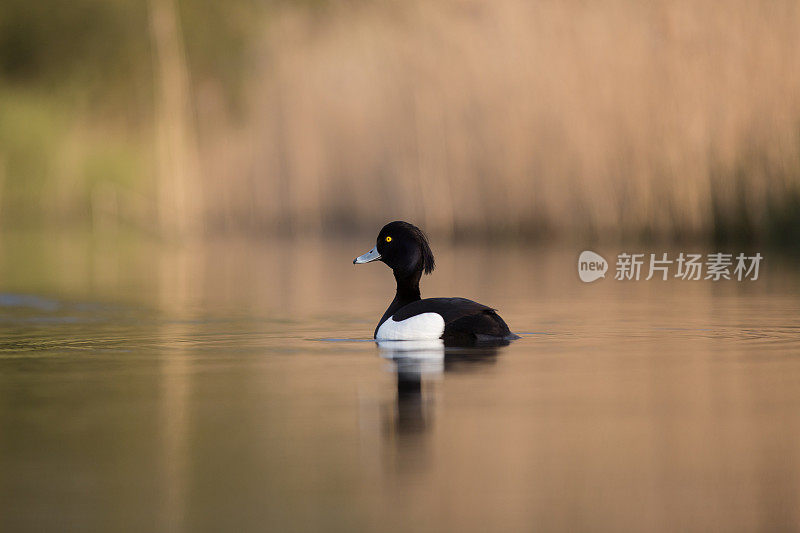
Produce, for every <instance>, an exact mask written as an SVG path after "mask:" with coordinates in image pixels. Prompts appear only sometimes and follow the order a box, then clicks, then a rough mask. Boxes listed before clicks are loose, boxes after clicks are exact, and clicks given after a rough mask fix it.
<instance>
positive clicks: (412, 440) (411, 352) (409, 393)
mask: <svg viewBox="0 0 800 533" xmlns="http://www.w3.org/2000/svg"><path fill="white" fill-rule="evenodd" d="M378 350H379V353H380V356H381V357H383V358H384V359H387V360H390V361H391V362H392V370H393V371H394V372H395V375H396V383H397V396H396V402H395V404H394V406H392V407H391V408H388V409H383V410H382V412H383V416H382V418H383V421H382V425H383V427H384V437H385V439H386V441H387V444H391V445H392V446H391V447H390V449H395V453H396V454H397V455H395V458H396V460H397V461H398V464H397V466H398V467H399V468H400V469H401V470H405V471H407V472H408V471H410V470H414V467H416V468H420V467H424V465H425V464H426V463H427V460H426V457H427V454H426V453H425V449H426V446H425V444H426V434H427V433H428V432H429V430H430V429H431V428H432V427H433V417H432V414H433V410H434V409H433V408H434V398H435V394H436V389H435V383H436V382H437V381H440V380H441V379H443V376H444V375H445V373H451V372H464V371H470V370H476V369H479V368H482V367H484V366H485V365H491V364H494V362H495V360H496V357H497V352H498V346H496V345H495V346H469V347H456V346H445V344H444V343H443V342H442V340H440V339H437V340H432V341H378ZM391 455H394V453H392V454H391ZM410 467H411V468H410Z"/></svg>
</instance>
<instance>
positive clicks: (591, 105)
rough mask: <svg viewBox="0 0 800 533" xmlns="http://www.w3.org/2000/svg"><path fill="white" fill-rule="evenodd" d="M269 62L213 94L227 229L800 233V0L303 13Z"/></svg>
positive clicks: (399, 5) (214, 164) (503, 2)
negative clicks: (227, 116)
mask: <svg viewBox="0 0 800 533" xmlns="http://www.w3.org/2000/svg"><path fill="white" fill-rule="evenodd" d="M251 74H252V79H251V80H250V82H249V86H248V87H249V89H248V95H249V96H248V102H249V104H248V114H247V116H246V118H245V120H244V123H239V124H238V125H237V126H235V127H234V126H226V127H225V128H220V123H222V121H223V119H222V118H221V117H220V114H219V113H217V112H215V111H214V106H213V105H212V104H210V103H209V102H208V101H207V102H205V103H204V102H203V100H202V98H199V99H198V100H197V101H198V103H199V105H198V122H199V128H200V132H201V141H200V142H201V150H200V156H199V157H200V161H201V167H202V169H203V170H202V172H201V174H202V175H201V177H200V178H199V179H200V180H202V189H203V190H204V191H205V194H204V198H205V199H206V201H205V203H204V206H203V212H204V213H205V217H204V220H205V225H206V230H207V231H217V230H226V231H229V230H236V231H241V230H254V231H260V230H278V231H290V232H293V233H298V232H311V233H319V232H325V231H331V230H332V229H339V230H342V231H345V230H352V229H359V230H363V229H365V228H376V227H378V225H380V224H382V223H384V222H386V221H388V220H392V219H395V218H406V219H410V220H414V221H416V222H417V223H419V224H420V225H422V226H423V227H425V228H427V229H428V230H429V231H430V232H432V233H434V234H437V235H440V236H455V237H458V236H460V235H463V234H465V233H470V234H471V233H474V232H477V233H481V234H483V235H486V236H497V235H503V236H508V237H511V238H513V237H535V236H544V237H550V238H599V239H609V240H610V239H615V240H616V239H627V238H655V239H696V238H700V239H705V238H711V237H717V238H767V237H771V236H772V237H774V236H778V237H780V235H784V237H785V236H786V235H798V231H799V230H798V225H800V213H798V211H797V208H798V207H800V202H798V198H800V135H799V134H800V3H798V2H794V1H780V0H763V1H757V0H730V1H726V2H711V1H673V2H639V1H627V0H621V1H611V2H584V1H557V2H556V1H552V2H550V1H548V2H531V1H507V0H500V1H497V0H496V1H493V2H478V1H471V0H465V1H461V0H445V1H430V0H429V1H420V2H407V1H403V2H399V1H398V2H395V1H388V2H347V3H345V4H337V5H335V6H333V5H331V6H327V7H325V8H323V9H322V10H321V11H320V10H311V11H309V10H306V9H298V8H287V9H286V10H284V11H282V12H281V13H280V14H278V15H276V16H274V17H272V18H271V20H270V22H269V24H267V26H266V29H265V38H264V42H263V46H262V47H261V52H260V55H259V59H258V61H257V65H256V68H255V71H254V72H252V73H251ZM212 100H213V99H212ZM221 131H224V134H223V133H221ZM203 132H205V134H203ZM209 132H215V134H210V133H209ZM792 232H794V233H792Z"/></svg>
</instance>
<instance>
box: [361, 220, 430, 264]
mask: <svg viewBox="0 0 800 533" xmlns="http://www.w3.org/2000/svg"><path fill="white" fill-rule="evenodd" d="M377 260H380V261H383V262H384V263H386V265H387V266H388V267H389V268H391V269H392V270H393V271H394V273H395V276H398V275H399V276H401V277H405V276H409V275H411V274H413V273H415V272H419V271H424V272H425V273H426V274H430V273H431V272H433V267H434V262H433V252H431V247H430V246H429V245H428V238H427V237H426V236H425V234H424V233H423V232H422V230H421V229H419V228H418V227H416V226H415V225H413V224H409V223H408V222H403V221H400V220H397V221H395V222H390V223H388V224H386V225H385V226H384V227H383V229H381V232H380V233H379V234H378V240H377V243H376V244H375V248H373V249H372V250H370V251H369V252H367V253H365V254H364V255H362V256H359V257H356V258H355V259H353V263H356V264H358V263H369V262H371V261H377Z"/></svg>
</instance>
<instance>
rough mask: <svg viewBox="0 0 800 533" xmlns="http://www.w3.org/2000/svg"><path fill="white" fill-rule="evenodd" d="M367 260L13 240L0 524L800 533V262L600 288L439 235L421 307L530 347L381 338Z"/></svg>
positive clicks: (542, 263)
mask: <svg viewBox="0 0 800 533" xmlns="http://www.w3.org/2000/svg"><path fill="white" fill-rule="evenodd" d="M370 246H371V243H370V242H368V241H352V242H351V241H301V242H272V241H261V242H228V243H224V244H223V243H219V244H208V245H203V246H199V245H198V246H189V247H185V248H175V247H169V246H166V245H154V244H142V243H128V242H126V241H125V240H124V239H104V240H102V241H100V242H97V241H91V240H88V239H83V238H80V237H74V236H73V237H70V236H58V237H57V238H55V237H48V236H31V235H5V236H3V237H2V239H0V331H2V337H1V338H0V530H3V531H309V530H329V531H362V530H366V531H408V530H413V531H441V530H456V531H488V530H540V531H558V530H563V531H580V530H592V531H642V530H660V531H680V530H689V531H707V530H719V531H756V530H797V529H800V319H799V317H800V313H798V311H799V310H800V269H798V268H797V267H796V265H795V263H794V262H793V261H792V260H785V259H783V260H782V259H780V258H779V257H777V256H773V255H770V254H769V253H767V252H764V255H766V260H765V262H764V264H763V265H762V272H761V279H760V280H759V281H757V282H742V283H737V282H720V283H712V282H680V281H674V282H661V281H651V282H645V281H640V282H629V283H622V282H616V281H613V280H612V279H610V278H609V279H606V280H600V281H598V282H596V283H594V284H583V283H581V282H580V281H579V280H578V278H577V275H576V272H575V261H576V259H577V255H578V253H579V252H580V251H581V249H578V248H576V249H538V248H532V247H531V248H525V247H516V248H494V247H489V248H480V247H459V248H452V247H442V246H437V245H436V243H434V252H435V253H436V255H437V265H438V268H437V270H436V272H434V274H433V275H432V276H430V277H426V278H425V279H424V280H423V286H422V289H423V296H456V295H458V296H465V297H470V298H474V299H477V300H479V301H481V302H484V303H487V304H491V305H493V306H495V307H497V308H499V309H500V311H501V313H502V315H503V316H504V318H505V319H506V320H507V322H508V323H509V324H510V325H511V327H512V329H513V330H515V331H517V332H519V333H521V334H522V336H523V338H522V339H520V340H519V341H517V342H515V343H513V344H512V345H510V346H508V347H503V348H499V349H496V350H448V351H446V352H445V351H444V349H442V348H441V347H437V346H418V347H413V348H414V349H406V348H401V349H398V348H397V347H396V346H395V347H392V346H389V347H382V348H379V347H378V346H376V345H375V343H373V342H372V341H371V340H370V337H371V335H372V331H373V328H374V326H375V322H376V321H377V319H378V318H379V317H380V315H381V314H382V313H383V311H384V309H385V307H386V305H387V304H388V302H389V300H391V297H392V290H393V286H392V278H391V274H390V272H389V271H388V269H386V268H385V267H383V266H382V265H362V266H359V267H356V266H354V265H352V264H351V261H352V258H353V257H355V256H356V255H358V254H360V253H363V252H364V251H365V250H367V249H368V248H369V247H370ZM598 251H599V252H601V253H606V257H607V258H608V257H612V256H614V255H615V254H616V253H617V252H618V251H620V250H617V249H607V250H603V249H601V250H598ZM641 251H648V252H649V251H660V250H641ZM687 251H688V250H687ZM730 251H734V252H738V251H739V250H730Z"/></svg>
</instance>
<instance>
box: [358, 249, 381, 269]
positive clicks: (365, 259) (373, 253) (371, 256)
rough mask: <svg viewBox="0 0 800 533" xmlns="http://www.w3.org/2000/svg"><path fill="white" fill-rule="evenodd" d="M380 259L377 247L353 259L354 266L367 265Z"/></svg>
mask: <svg viewBox="0 0 800 533" xmlns="http://www.w3.org/2000/svg"><path fill="white" fill-rule="evenodd" d="M380 258H381V254H379V253H378V247H377V246H376V247H375V248H373V249H372V250H370V251H369V252H367V253H365V254H364V255H359V256H358V257H356V258H355V259H353V264H354V265H360V264H361V263H369V262H370V261H377V260H378V259H380Z"/></svg>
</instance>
